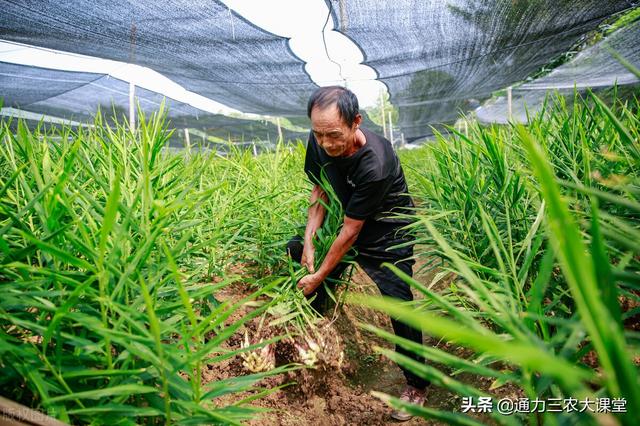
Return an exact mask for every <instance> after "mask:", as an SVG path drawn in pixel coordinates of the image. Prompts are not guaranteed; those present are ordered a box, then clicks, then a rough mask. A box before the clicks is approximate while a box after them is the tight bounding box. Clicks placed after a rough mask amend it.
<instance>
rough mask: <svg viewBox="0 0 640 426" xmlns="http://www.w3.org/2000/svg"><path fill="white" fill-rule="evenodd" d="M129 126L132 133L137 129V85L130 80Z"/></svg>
mask: <svg viewBox="0 0 640 426" xmlns="http://www.w3.org/2000/svg"><path fill="white" fill-rule="evenodd" d="M129 128H130V129H131V133H133V132H135V130H136V85H135V84H133V82H131V81H130V82H129Z"/></svg>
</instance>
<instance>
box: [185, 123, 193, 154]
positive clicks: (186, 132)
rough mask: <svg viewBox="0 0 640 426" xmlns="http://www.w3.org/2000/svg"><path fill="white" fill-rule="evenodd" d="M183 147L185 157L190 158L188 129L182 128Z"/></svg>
mask: <svg viewBox="0 0 640 426" xmlns="http://www.w3.org/2000/svg"><path fill="white" fill-rule="evenodd" d="M184 147H185V149H186V150H187V157H189V156H191V140H190V139H189V129H187V128H186V127H185V128H184Z"/></svg>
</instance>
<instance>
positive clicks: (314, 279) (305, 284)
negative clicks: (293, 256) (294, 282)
mask: <svg viewBox="0 0 640 426" xmlns="http://www.w3.org/2000/svg"><path fill="white" fill-rule="evenodd" d="M323 280H324V278H323V277H322V276H321V275H320V274H309V275H305V276H304V277H302V279H301V280H300V281H298V288H299V289H301V290H302V292H303V293H304V295H305V297H309V296H310V295H312V294H313V292H314V291H316V289H317V288H318V287H320V285H321V284H322V281H323Z"/></svg>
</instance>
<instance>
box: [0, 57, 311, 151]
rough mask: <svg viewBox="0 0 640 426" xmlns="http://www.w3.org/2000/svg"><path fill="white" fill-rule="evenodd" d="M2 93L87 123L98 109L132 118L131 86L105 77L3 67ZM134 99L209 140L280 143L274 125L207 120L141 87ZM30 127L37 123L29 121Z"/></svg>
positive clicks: (11, 102)
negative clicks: (216, 138)
mask: <svg viewBox="0 0 640 426" xmlns="http://www.w3.org/2000/svg"><path fill="white" fill-rule="evenodd" d="M0 87H2V92H1V93H2V94H1V95H0V96H2V97H4V106H5V107H10V108H19V109H21V110H24V111H29V112H34V113H39V114H45V115H49V116H53V117H63V118H66V119H70V120H74V121H78V122H85V123H86V122H91V121H92V120H93V117H94V115H95V113H96V111H98V109H100V110H101V111H102V112H103V115H104V116H105V117H106V118H107V120H108V122H110V123H112V122H113V121H114V120H113V118H114V116H115V117H117V119H118V120H120V121H121V122H122V120H123V119H125V118H127V117H128V115H129V109H128V108H129V83H127V82H124V81H122V80H119V79H117V78H113V77H109V76H106V75H103V74H89V73H77V72H69V71H57V70H51V69H47V68H40V67H32V66H25V65H15V64H7V63H3V62H0ZM135 96H136V102H137V106H138V107H139V108H140V109H142V110H143V111H144V112H145V113H146V114H150V113H152V112H154V111H157V110H158V108H159V107H160V105H161V103H162V102H163V101H164V103H165V106H166V108H167V109H168V116H169V120H170V125H171V127H176V128H185V127H190V128H196V129H201V130H202V131H203V132H206V133H207V134H208V135H209V136H216V137H219V138H223V139H225V140H232V141H235V142H237V141H243V140H249V141H251V140H255V139H258V140H272V141H275V140H276V139H277V138H278V128H277V126H276V125H275V124H273V123H271V122H266V121H261V120H248V119H241V118H234V117H227V116H224V115H219V114H209V113H206V112H203V111H201V110H199V109H197V108H194V107H192V106H190V105H188V104H185V103H182V102H177V101H174V100H172V99H169V98H165V97H164V96H162V95H160V94H158V93H155V92H151V91H149V90H145V89H142V88H140V87H137V88H136V89H135ZM41 99H43V100H41ZM29 101H31V102H29ZM29 124H30V125H31V126H35V125H37V124H38V122H37V121H34V120H30V121H29ZM281 132H282V134H283V137H285V139H297V138H301V137H306V135H305V134H304V133H301V132H292V131H290V130H287V129H284V128H282V129H281Z"/></svg>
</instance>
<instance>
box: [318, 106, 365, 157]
mask: <svg viewBox="0 0 640 426" xmlns="http://www.w3.org/2000/svg"><path fill="white" fill-rule="evenodd" d="M357 122H358V120H356V122H354V123H353V125H352V126H348V125H347V124H346V123H345V122H344V121H343V120H342V118H341V117H340V112H339V111H338V107H337V106H336V105H335V104H333V105H330V106H328V107H326V108H324V109H320V108H318V107H314V108H313V109H312V110H311V130H312V131H313V135H314V136H315V137H316V140H317V141H318V144H320V146H321V147H322V149H324V151H325V152H326V153H327V155H328V156H330V157H342V156H345V155H348V154H349V153H350V151H351V150H352V147H353V145H354V142H355V135H356V130H357V128H358V125H357Z"/></svg>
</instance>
